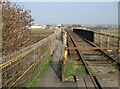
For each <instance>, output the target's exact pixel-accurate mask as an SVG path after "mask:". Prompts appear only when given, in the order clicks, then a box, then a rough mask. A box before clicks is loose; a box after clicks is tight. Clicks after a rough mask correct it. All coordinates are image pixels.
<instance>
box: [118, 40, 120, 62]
mask: <svg viewBox="0 0 120 89" xmlns="http://www.w3.org/2000/svg"><path fill="white" fill-rule="evenodd" d="M118 47H119V49H118V57H119V58H120V38H118ZM119 61H120V60H119Z"/></svg>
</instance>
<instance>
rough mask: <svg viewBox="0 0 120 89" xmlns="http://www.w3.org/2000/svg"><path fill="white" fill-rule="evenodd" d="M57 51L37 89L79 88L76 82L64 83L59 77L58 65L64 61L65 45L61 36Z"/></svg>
mask: <svg viewBox="0 0 120 89" xmlns="http://www.w3.org/2000/svg"><path fill="white" fill-rule="evenodd" d="M56 42H57V45H56V51H55V53H54V55H53V62H52V64H51V65H50V66H49V68H48V70H47V71H46V73H45V74H44V76H43V77H42V79H41V80H40V82H39V84H38V86H37V87H76V88H77V87H78V86H77V83H76V82H62V81H61V80H60V78H59V77H58V75H57V68H58V63H59V61H60V60H62V55H63V44H62V41H61V36H58V38H57V39H56Z"/></svg>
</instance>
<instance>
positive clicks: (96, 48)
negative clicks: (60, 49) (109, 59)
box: [65, 46, 120, 50]
mask: <svg viewBox="0 0 120 89" xmlns="http://www.w3.org/2000/svg"><path fill="white" fill-rule="evenodd" d="M65 49H67V50H68V49H69V50H75V49H79V50H98V49H101V50H116V49H120V47H88V46H85V47H65Z"/></svg>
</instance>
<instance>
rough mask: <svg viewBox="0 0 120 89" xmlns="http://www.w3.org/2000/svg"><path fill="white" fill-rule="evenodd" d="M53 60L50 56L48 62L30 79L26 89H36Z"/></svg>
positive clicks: (26, 83)
mask: <svg viewBox="0 0 120 89" xmlns="http://www.w3.org/2000/svg"><path fill="white" fill-rule="evenodd" d="M51 60H52V57H51V56H49V57H48V58H47V60H45V61H44V62H43V63H42V64H41V65H40V66H39V68H38V69H37V70H36V71H35V73H33V74H32V75H31V76H30V78H29V79H28V80H27V81H26V82H25V87H36V86H37V84H38V83H39V82H40V79H41V78H42V76H43V75H44V73H45V72H46V70H47V69H48V67H49V65H50V61H51Z"/></svg>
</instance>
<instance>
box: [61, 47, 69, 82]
mask: <svg viewBox="0 0 120 89" xmlns="http://www.w3.org/2000/svg"><path fill="white" fill-rule="evenodd" d="M67 54H68V52H67V50H66V49H65V52H64V60H63V73H62V81H65V73H66V62H67Z"/></svg>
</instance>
